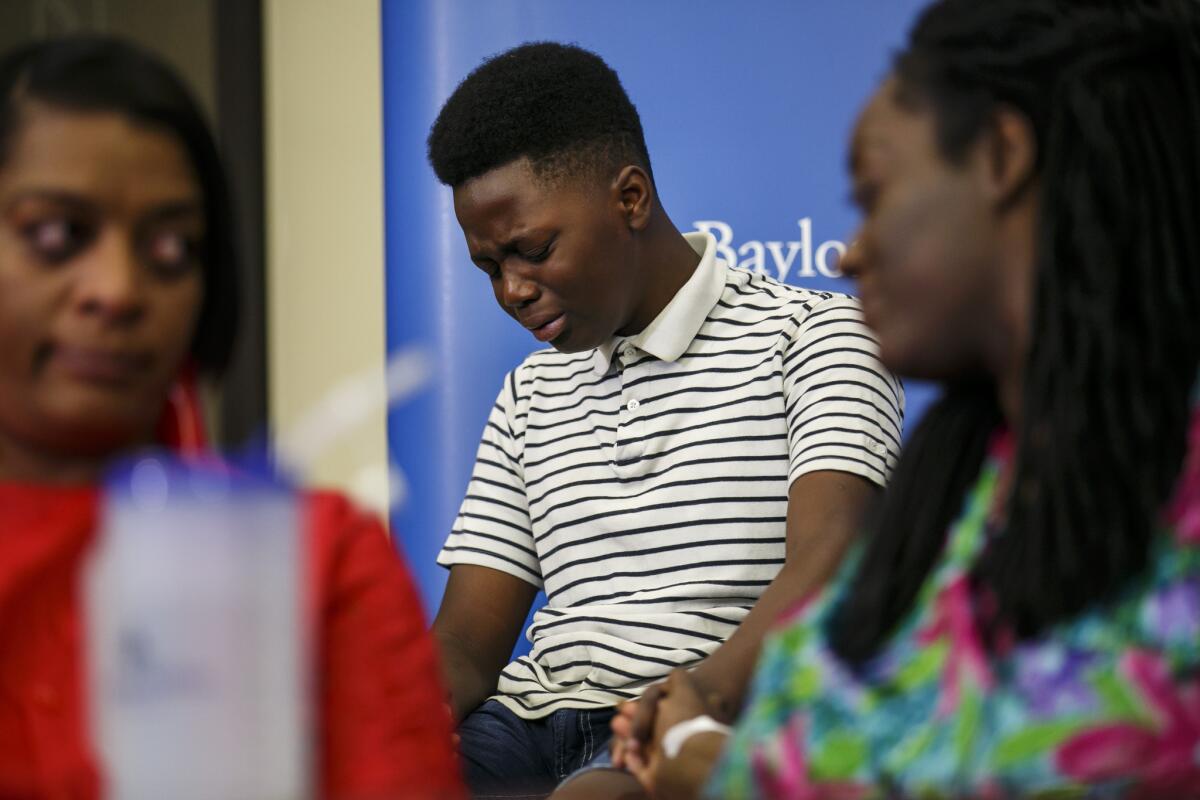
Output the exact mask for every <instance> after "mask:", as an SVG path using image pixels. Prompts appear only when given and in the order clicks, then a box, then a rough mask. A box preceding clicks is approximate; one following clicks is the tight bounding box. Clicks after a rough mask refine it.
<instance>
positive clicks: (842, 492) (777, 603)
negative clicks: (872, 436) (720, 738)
mask: <svg viewBox="0 0 1200 800" xmlns="http://www.w3.org/2000/svg"><path fill="white" fill-rule="evenodd" d="M877 491H879V490H878V488H877V487H876V486H875V485H873V484H872V483H871V482H870V481H868V480H866V479H865V478H861V477H859V476H857V475H851V474H850V473H848V472H834V471H822V472H809V473H806V474H804V475H801V476H800V477H799V478H797V479H796V480H795V481H794V482H793V483H792V485H791V488H790V489H789V490H788V512H787V554H786V556H785V560H784V565H783V568H782V569H780V571H779V574H778V575H776V576H775V579H774V580H773V581H771V585H770V586H768V587H767V588H766V590H765V591H764V592H763V593H762V596H761V597H759V599H758V602H757V603H755V604H754V608H752V609H751V610H750V613H749V614H747V615H746V617H745V619H743V620H742V623H741V624H740V625H739V626H738V629H737V630H736V631H735V632H734V634H733V636H731V637H729V640H728V641H726V642H725V644H723V645H721V647H719V648H718V649H717V650H716V652H714V653H713V654H712V655H710V656H709V657H708V658H706V659H705V660H704V661H703V662H702V663H701V664H700V665H699V666H698V667H696V668H695V669H694V670H692V677H693V678H694V679H695V682H696V683H697V684H698V685H699V686H700V688H701V690H702V691H704V692H705V693H706V694H707V695H708V697H709V701H710V704H711V705H714V706H715V709H716V710H717V711H718V712H719V713H720V714H721V715H722V716H723V717H725V720H724V721H726V722H730V721H732V720H733V718H734V717H736V716H737V713H738V711H739V709H740V708H741V704H742V698H743V697H744V696H745V692H746V689H747V688H748V685H749V682H750V676H751V674H752V673H753V671H754V664H755V662H756V661H757V660H758V653H759V649H760V646H761V644H762V640H763V637H764V636H765V635H766V633H767V630H768V629H769V628H770V627H771V625H772V623H774V622H775V621H776V620H777V619H778V618H779V616H780V614H782V613H783V612H785V611H786V610H788V609H789V608H791V607H792V606H795V605H796V604H797V603H799V602H801V601H802V600H804V598H806V597H808V596H809V595H812V594H813V593H814V592H816V591H818V590H819V589H820V588H821V587H822V586H823V585H824V584H825V582H826V581H827V580H828V579H829V578H830V577H832V575H833V573H834V572H835V571H836V570H837V567H838V565H839V564H840V563H841V560H842V556H843V555H845V553H846V549H847V548H848V547H849V545H850V543H851V542H852V541H853V540H854V538H855V536H856V535H857V533H858V531H859V530H860V523H861V521H862V514H863V511H864V510H865V509H866V507H867V505H868V503H869V502H870V501H871V499H872V498H873V496H874V495H875V493H876V492H877Z"/></svg>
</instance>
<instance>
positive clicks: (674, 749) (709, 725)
mask: <svg viewBox="0 0 1200 800" xmlns="http://www.w3.org/2000/svg"><path fill="white" fill-rule="evenodd" d="M697 733H719V734H721V735H722V736H729V735H730V734H731V733H733V728H730V727H729V726H728V725H722V724H721V723H720V722H717V721H716V720H715V719H713V718H712V717H710V716H708V715H707V714H702V715H701V716H699V717H692V718H691V719H685V720H684V721H683V722H676V723H675V724H674V725H672V726H671V727H670V728H667V732H666V733H664V734H663V737H662V751H663V753H664V754H665V755H666V757H667V758H675V757H676V756H677V755H679V751H680V750H682V749H683V745H684V742H686V741H687V740H688V739H690V738H692V737H693V736H695V735H696V734H697Z"/></svg>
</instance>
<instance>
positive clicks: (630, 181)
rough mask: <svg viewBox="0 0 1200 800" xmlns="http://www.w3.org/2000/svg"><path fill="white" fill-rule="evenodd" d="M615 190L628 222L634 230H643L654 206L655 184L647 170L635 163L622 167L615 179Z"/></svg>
mask: <svg viewBox="0 0 1200 800" xmlns="http://www.w3.org/2000/svg"><path fill="white" fill-rule="evenodd" d="M613 192H614V194H615V197H616V200H617V203H618V204H619V207H620V213H621V214H622V215H623V216H624V217H625V221H626V224H628V225H629V227H630V228H631V229H632V230H636V231H640V230H643V229H644V228H645V227H646V225H648V224H649V222H650V212H651V211H652V210H653V208H654V184H653V183H652V182H651V181H650V176H649V175H647V174H646V170H644V169H642V168H641V167H639V166H636V165H634V164H630V165H629V166H626V167H622V168H621V171H620V172H619V173H617V177H616V179H615V180H614V181H613Z"/></svg>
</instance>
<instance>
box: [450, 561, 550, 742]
mask: <svg viewBox="0 0 1200 800" xmlns="http://www.w3.org/2000/svg"><path fill="white" fill-rule="evenodd" d="M536 594H537V587H535V586H533V585H532V584H530V583H527V582H526V581H523V580H521V579H520V578H518V577H516V576H514V575H510V574H508V573H506V572H501V571H500V570H496V569H491V568H490V567H481V566H476V565H474V564H456V565H454V566H453V567H452V568H451V569H450V579H449V581H447V583H446V591H445V594H443V595H442V604H441V607H439V608H438V613H437V618H436V619H435V620H434V621H433V634H434V637H435V638H436V639H437V642H438V645H439V646H440V647H441V651H442V670H443V673H444V675H445V680H446V686H447V687H448V689H449V692H450V707H451V709H452V711H453V714H454V721H455V723H456V724H457V723H458V722H461V721H462V719H463V717H465V716H466V715H467V714H470V713H471V712H472V711H474V710H475V709H476V708H477V707H478V706H479V704H480V703H482V702H483V701H484V700H486V699H487V698H488V696H489V695H491V694H492V692H493V691H494V690H495V688H496V679H497V678H498V677H499V675H500V670H502V669H503V668H504V665H505V664H507V663H508V659H509V656H510V655H511V654H512V650H513V646H514V645H515V644H516V641H517V636H519V635H520V633H521V627H522V625H523V624H524V622H525V617H526V616H527V615H528V614H529V607H530V605H531V604H532V603H533V598H534V596H535V595H536Z"/></svg>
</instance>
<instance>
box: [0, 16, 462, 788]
mask: <svg viewBox="0 0 1200 800" xmlns="http://www.w3.org/2000/svg"><path fill="white" fill-rule="evenodd" d="M235 275H236V265H235V257H234V247H233V233H232V225H231V215H230V210H229V206H228V200H227V191H226V184H225V178H224V173H223V171H222V168H221V165H220V162H219V159H218V156H217V152H216V148H215V145H214V143H213V140H212V136H211V134H210V133H209V131H208V129H207V127H206V126H205V124H204V122H203V119H202V117H201V115H200V113H199V111H198V109H197V107H196V105H195V103H194V101H193V100H192V99H191V97H190V95H189V94H188V92H187V90H186V89H185V88H184V87H183V85H182V84H181V83H180V82H179V80H178V79H177V78H176V77H175V76H174V75H173V74H172V72H171V71H170V70H169V69H168V68H167V67H166V66H164V65H163V64H162V63H161V62H160V61H158V60H157V59H156V58H154V57H152V56H150V55H148V54H146V53H144V52H142V51H140V50H137V49H136V48H133V47H131V46H129V45H127V44H123V43H120V42H116V41H112V40H106V39H72V40H64V41H58V42H47V43H40V44H35V45H32V46H29V47H26V48H24V49H21V50H18V51H15V52H12V53H10V54H8V55H7V56H6V57H4V58H3V59H2V60H0V342H2V343H3V347H0V795H2V796H4V797H13V796H39V797H40V796H71V797H92V796H96V795H98V794H100V793H101V786H102V785H103V775H102V768H101V766H100V765H99V764H97V763H96V759H95V757H94V754H93V748H92V743H91V742H89V740H88V732H87V725H86V707H87V698H86V697H85V691H84V680H83V676H84V675H85V659H86V657H87V653H86V649H85V647H84V646H83V642H82V638H81V632H80V629H81V617H82V609H81V608H80V603H81V601H80V593H79V587H78V584H79V577H80V572H81V567H82V564H83V562H84V560H85V557H86V555H87V553H88V552H89V550H90V548H91V546H92V544H93V541H94V539H95V536H96V529H97V517H98V510H99V504H100V502H101V497H100V496H99V493H98V491H97V489H96V481H97V479H98V477H99V476H100V475H101V473H102V471H103V470H104V469H105V467H106V465H108V464H109V463H110V462H111V461H112V460H113V459H115V458H118V457H120V456H122V455H124V454H127V453H128V452H130V451H131V450H132V449H134V448H138V447H141V446H144V445H148V444H152V443H154V442H155V440H156V430H157V428H158V425H159V422H160V418H161V417H162V415H163V409H164V407H165V406H166V401H167V397H168V393H169V391H170V389H171V387H172V385H173V383H174V382H175V381H176V379H177V377H178V376H179V375H180V374H181V373H182V372H183V371H184V370H185V369H188V368H189V367H190V365H194V366H195V367H196V368H198V369H199V370H201V371H206V372H209V373H214V374H215V373H218V372H219V371H220V370H221V368H222V367H223V366H224V364H225V362H226V361H227V358H228V355H229V352H230V348H231V346H232V342H233V336H234V322H235V319H236V280H235ZM304 503H305V504H306V514H307V527H308V530H307V533H306V535H307V540H306V546H307V564H308V569H309V575H308V577H309V584H308V591H309V602H310V606H311V607H312V608H315V609H316V619H315V632H314V634H315V644H316V663H315V664H314V665H313V669H314V675H315V677H316V682H315V687H314V688H315V691H316V697H315V698H314V707H315V709H316V721H317V736H316V742H315V743H316V754H317V758H318V763H317V765H316V767H317V770H316V772H317V775H318V786H319V791H320V793H321V795H322V796H331V797H413V796H416V797H434V796H439V797H440V796H457V795H458V794H459V793H460V784H459V781H458V776H457V768H456V765H455V763H454V755H453V751H452V747H451V741H450V719H449V716H448V715H447V713H446V712H445V710H444V708H443V707H442V692H441V689H440V688H439V685H438V679H437V676H436V663H435V661H436V657H435V653H434V649H433V644H432V640H431V638H430V637H429V635H428V633H427V631H426V630H425V626H424V621H423V618H422V615H421V611H420V608H419V604H418V600H417V597H416V593H415V591H414V589H413V587H412V584H411V582H410V579H409V577H408V575H407V573H406V572H405V570H404V568H403V567H402V565H401V564H400V563H399V561H398V559H397V557H396V555H395V553H394V551H393V550H392V549H391V547H390V546H389V544H388V539H387V536H386V534H385V532H384V531H383V530H382V528H381V526H380V524H379V523H378V522H377V521H376V520H374V519H372V518H370V517H368V516H365V515H363V514H360V513H359V512H357V511H356V510H355V509H353V508H352V507H351V506H350V505H349V504H348V503H347V502H346V501H345V500H344V499H342V498H340V497H337V496H335V495H330V494H310V495H307V496H306V497H305V498H304Z"/></svg>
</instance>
